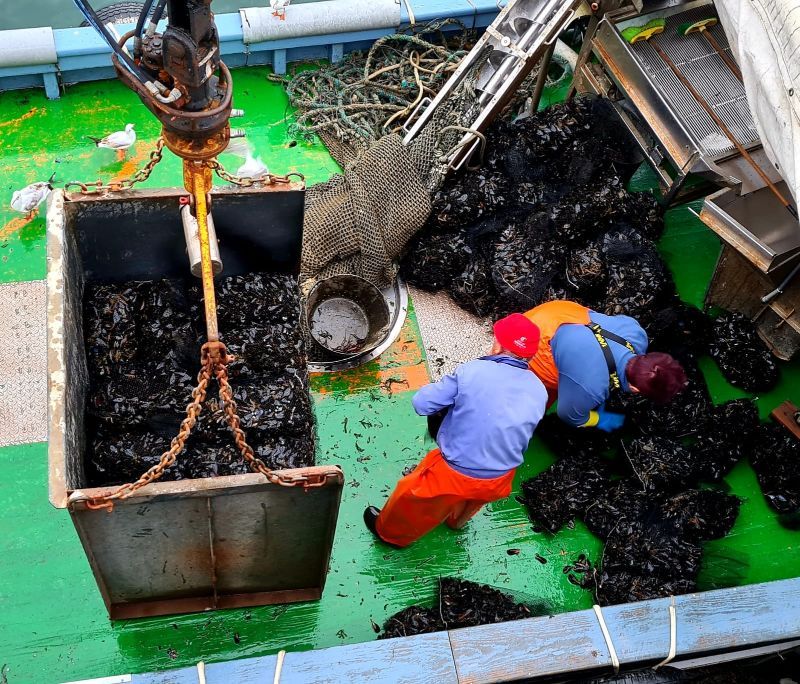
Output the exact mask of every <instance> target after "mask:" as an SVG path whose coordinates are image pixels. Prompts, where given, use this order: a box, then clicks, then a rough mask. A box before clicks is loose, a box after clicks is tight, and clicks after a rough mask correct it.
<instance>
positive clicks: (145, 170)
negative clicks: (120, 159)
mask: <svg viewBox="0 0 800 684" xmlns="http://www.w3.org/2000/svg"><path fill="white" fill-rule="evenodd" d="M163 156H164V138H159V139H158V140H157V141H156V148H155V149H154V150H152V151H151V152H150V159H148V161H147V163H146V164H145V165H144V166H143V167H142V168H141V169H139V170H138V171H137V172H136V173H134V174H133V175H132V176H131V177H130V178H123V179H122V180H118V181H111V182H110V183H108V184H105V183H103V181H101V180H96V181H88V182H86V183H82V182H81V181H72V182H71V183H67V184H65V185H64V190H69V189H70V188H71V187H73V186H75V187H78V188H80V192H81V194H82V195H89V194H94V193H99V192H103V191H104V190H111V191H112V192H117V191H119V190H130V189H131V188H132V187H133V186H134V185H136V184H137V183H142V182H143V181H146V180H147V179H148V178H150V174H151V173H153V169H154V168H155V167H156V164H158V163H159V162H160V161H161V159H162V158H163Z"/></svg>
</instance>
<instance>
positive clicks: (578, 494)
mask: <svg viewBox="0 0 800 684" xmlns="http://www.w3.org/2000/svg"><path fill="white" fill-rule="evenodd" d="M608 476H609V473H608V467H607V465H606V464H605V462H604V461H603V460H602V458H600V457H598V456H596V455H595V454H593V453H585V452H580V451H577V452H575V453H573V454H570V455H567V456H564V457H563V458H560V459H559V460H558V461H556V462H555V463H554V464H553V465H551V466H550V467H549V468H548V469H547V470H545V471H544V472H543V473H540V474H539V475H537V476H536V477H534V478H531V479H530V480H526V481H525V482H523V483H522V496H521V497H520V498H519V501H520V503H522V504H524V505H525V507H526V508H527V509H528V516H529V517H530V519H531V521H532V522H533V523H534V525H535V526H536V527H541V528H543V529H545V530H546V531H548V532H550V533H551V534H555V533H556V532H558V531H559V530H560V529H561V528H562V527H563V526H564V525H566V524H567V523H569V522H570V521H572V520H573V519H574V518H576V517H579V516H582V515H583V514H584V512H585V511H586V509H587V508H588V506H589V505H590V504H591V503H592V502H593V501H595V500H596V499H597V497H598V496H599V495H600V493H601V492H602V491H603V489H604V488H605V487H606V484H607V480H608Z"/></svg>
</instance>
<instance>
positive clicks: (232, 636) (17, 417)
mask: <svg viewBox="0 0 800 684" xmlns="http://www.w3.org/2000/svg"><path fill="white" fill-rule="evenodd" d="M266 76H267V70H266V69H264V68H249V69H242V70H238V71H236V72H234V78H235V81H236V106H237V107H242V108H243V109H245V111H246V113H247V117H246V119H244V120H243V123H242V125H244V126H245V127H246V128H247V129H248V131H249V138H250V140H251V142H252V143H254V144H255V146H256V148H257V150H258V153H259V154H261V155H262V156H263V157H264V160H265V161H266V162H267V163H268V165H269V166H270V168H271V170H273V171H274V172H277V173H284V172H288V171H301V172H302V173H304V174H305V176H306V180H307V182H308V183H309V184H310V183H315V182H318V181H322V180H325V179H326V178H328V177H329V176H330V174H332V173H334V172H336V171H337V166H336V164H335V162H334V161H333V160H332V159H331V158H330V156H329V155H328V154H327V152H326V150H325V149H324V147H323V146H322V145H321V144H319V143H316V144H305V143H299V144H297V145H296V146H294V147H290V145H289V143H290V141H289V139H288V137H287V132H286V131H287V122H288V120H289V117H290V116H291V113H290V111H289V108H288V104H287V100H286V97H285V95H284V93H283V91H282V88H281V86H280V85H278V84H275V83H272V82H269V81H268V80H267V78H266ZM129 122H132V123H135V124H136V128H137V132H138V136H139V140H138V142H137V144H136V146H135V148H134V150H133V152H132V153H131V154H130V155H129V156H128V157H127V158H126V159H125V160H123V161H117V159H116V156H115V154H114V153H113V152H111V151H109V150H97V149H95V147H94V146H93V145H92V143H91V142H89V141H88V140H87V139H86V138H85V136H86V135H98V134H104V133H107V132H110V131H112V130H117V129H118V128H121V127H122V126H123V125H124V124H125V123H129ZM157 135H158V126H157V124H156V122H155V120H154V119H153V118H152V117H151V116H150V114H149V113H148V112H147V111H146V110H145V109H144V107H142V106H141V104H140V103H139V101H138V100H137V99H136V97H135V96H134V95H132V94H131V93H130V92H128V91H127V90H126V89H125V88H124V87H123V86H121V85H120V84H118V83H116V82H101V83H93V84H82V85H79V86H74V87H71V88H69V89H68V90H67V92H66V93H65V95H64V96H63V97H62V98H61V99H60V100H57V101H48V100H46V99H45V97H44V94H43V93H42V92H40V91H21V92H11V93H3V94H0V177H1V178H2V179H3V182H2V189H0V259H1V260H2V262H1V263H2V267H1V268H0V282H1V283H2V284H0V313H2V315H3V327H2V330H0V344H2V348H3V350H4V354H3V358H2V360H1V361H0V446H2V448H0V468H2V471H3V473H4V477H2V478H0V507H2V508H3V510H4V511H5V513H3V516H2V518H3V524H2V534H0V557H1V558H2V559H3V562H2V576H3V581H2V583H0V614H2V616H3V617H2V619H1V620H0V644H2V648H0V666H1V665H3V664H5V666H6V669H5V670H4V673H6V674H5V677H7V681H8V682H10V683H12V684H13V683H17V682H36V683H39V684H48V683H50V682H63V681H67V680H75V679H84V678H90V677H102V676H109V675H114V674H121V673H128V672H148V671H154V670H164V669H170V668H176V667H181V666H186V665H192V664H194V663H196V662H197V661H199V660H205V661H211V662H214V661H221V660H228V659H234V658H243V657H247V656H255V655H264V654H270V653H274V652H276V651H278V650H280V649H286V650H288V651H297V650H307V649H312V648H321V647H328V646H335V645H339V644H347V643H356V642H363V641H370V640H372V639H374V638H375V632H374V628H375V626H377V625H381V624H382V623H383V622H384V621H385V619H386V618H387V617H388V616H389V615H391V614H393V613H394V612H396V611H399V610H401V609H402V608H404V607H406V606H408V605H411V604H414V603H419V602H425V601H428V600H430V599H431V597H432V596H433V594H434V591H435V587H436V583H437V581H438V578H439V577H441V576H445V575H458V576H460V577H463V578H465V579H470V580H474V581H478V582H484V583H487V584H491V585H494V586H497V587H500V588H503V589H506V590H510V591H512V592H516V593H518V594H519V595H521V596H522V597H524V598H527V599H529V600H530V599H536V600H539V601H544V602H546V603H547V605H548V607H549V610H550V611H552V612H558V613H560V612H565V611H571V610H577V609H582V608H588V607H590V606H591V604H592V597H591V595H590V594H589V593H588V592H586V591H583V590H581V589H579V588H578V587H575V586H573V585H572V584H570V583H569V582H568V581H567V578H566V575H564V574H563V573H562V567H563V566H564V565H565V564H566V563H567V562H569V561H570V560H572V559H574V558H575V557H576V556H577V555H578V554H580V553H586V554H587V555H588V556H589V557H590V558H592V559H596V558H597V556H598V553H599V551H600V549H601V544H600V542H599V540H597V539H596V538H595V537H594V536H593V535H591V534H590V533H589V532H588V531H587V530H586V529H585V527H584V526H583V525H582V524H581V523H578V524H576V526H575V528H574V529H571V530H567V529H565V530H563V531H562V532H560V533H559V534H557V535H555V536H547V535H544V534H537V533H534V532H533V531H532V529H531V525H530V523H529V521H528V519H527V516H526V514H525V511H524V510H523V508H522V507H521V506H520V505H519V504H518V503H517V502H516V501H515V499H514V496H513V495H512V496H511V497H509V498H508V499H506V500H504V501H501V502H498V503H496V504H494V505H492V506H490V507H488V508H487V509H486V510H485V511H483V512H482V513H481V514H480V515H478V516H477V518H476V519H475V520H474V521H472V522H471V523H470V524H469V525H468V526H467V528H466V529H464V530H462V531H460V532H453V531H450V530H448V529H440V530H437V531H435V532H433V533H432V534H430V535H429V536H428V537H426V538H425V539H423V540H421V541H420V542H419V543H418V544H416V545H414V546H413V547H411V548H409V549H406V550H402V551H398V550H392V549H389V548H387V547H384V546H380V545H376V544H375V543H374V541H373V539H372V538H371V537H370V536H369V534H368V533H367V531H366V529H365V528H364V526H363V524H362V522H361V513H362V511H363V509H364V507H365V506H366V505H367V504H369V503H373V504H378V505H379V504H380V503H381V502H382V500H383V499H384V497H385V496H386V494H387V493H388V492H389V490H390V488H391V487H392V486H393V485H394V483H395V481H396V480H397V479H398V478H399V477H400V475H401V472H402V470H403V469H404V468H405V467H406V466H408V465H412V464H413V463H415V462H416V461H417V460H418V459H419V458H420V457H421V455H422V454H423V453H424V452H426V451H427V450H428V449H429V448H431V445H432V443H431V442H430V440H429V438H427V437H426V436H425V427H426V426H425V422H424V420H422V419H420V418H418V417H417V416H415V414H414V413H413V411H412V408H411V403H410V398H411V395H412V392H413V391H414V390H415V389H416V388H418V387H419V386H421V385H422V384H424V383H425V382H427V381H428V377H429V375H428V370H427V366H426V356H425V350H424V345H423V343H422V339H421V336H420V333H419V327H418V325H417V317H416V314H415V312H414V311H413V306H412V308H411V310H410V312H409V318H408V320H407V322H406V325H405V327H404V329H403V331H402V334H401V336H400V338H399V340H398V341H397V342H396V343H395V344H394V345H393V347H392V348H391V349H390V350H389V351H388V352H387V353H385V354H384V355H383V356H382V357H381V358H380V359H379V360H377V361H375V362H373V363H370V364H368V365H366V366H364V367H362V368H359V369H356V370H353V371H350V372H347V373H343V374H339V375H335V376H326V377H318V378H316V379H315V381H314V396H315V409H316V414H317V419H318V428H319V453H318V462H320V463H336V464H339V465H341V466H342V468H343V469H344V472H345V476H346V487H345V491H344V495H343V499H342V507H341V512H340V518H339V525H338V530H337V535H336V542H335V545H334V549H333V557H332V566H331V571H330V575H329V578H328V583H327V586H326V589H325V594H324V597H323V598H322V600H321V601H319V602H316V603H308V604H296V605H284V606H271V607H262V608H253V609H242V610H227V611H219V612H214V613H206V614H197V615H184V616H178V617H165V618H153V619H142V620H130V621H120V622H115V623H111V622H109V620H108V618H107V615H106V611H105V608H104V606H103V603H102V601H101V598H100V594H99V593H98V591H97V588H96V585H95V582H94V579H93V577H92V575H91V572H90V569H89V565H88V563H87V561H86V558H85V556H84V553H83V550H82V548H81V546H80V543H79V541H78V538H77V536H76V534H75V531H74V528H73V526H72V523H71V521H70V520H69V516H68V514H67V513H66V512H65V511H63V510H56V509H54V508H52V507H51V506H50V504H49V502H48V498H47V444H46V441H45V440H46V402H45V392H46V370H45V368H46V366H45V363H46V359H45V355H44V348H45V346H44V345H45V344H46V342H45V311H44V287H43V283H42V279H43V278H44V277H45V273H46V263H45V221H44V218H43V216H41V215H40V216H38V217H36V218H34V219H33V220H27V219H25V218H24V217H21V215H19V214H14V213H13V212H12V211H11V210H10V209H9V208H8V203H9V201H10V199H11V194H12V192H13V190H15V189H17V188H19V187H21V186H23V185H26V184H28V183H31V182H33V181H36V180H44V179H46V178H47V177H49V176H50V174H51V173H52V172H53V171H56V179H57V181H58V182H59V183H61V182H64V181H72V180H94V179H96V178H104V179H110V178H124V177H127V176H129V175H131V174H132V173H133V172H134V171H135V170H136V169H137V168H139V167H140V166H141V165H142V164H143V163H144V162H145V160H146V159H147V157H148V155H149V153H150V150H151V149H152V148H153V145H154V142H155V140H156V138H157ZM222 161H223V163H226V164H227V165H228V166H229V167H231V170H235V168H236V164H237V162H236V160H234V159H233V158H230V157H227V158H225V157H223V159H222ZM179 183H180V164H179V162H178V160H177V159H175V158H174V157H172V156H171V155H169V154H166V155H165V159H164V161H163V162H162V164H160V165H159V166H158V167H157V168H156V170H155V171H154V173H153V175H152V177H151V178H150V179H149V180H148V181H147V183H146V184H145V187H159V186H174V185H178V184H179ZM651 183H652V177H651V176H650V175H649V174H648V173H647V172H646V171H644V170H642V171H640V173H639V174H637V176H636V177H635V178H634V185H635V186H636V187H638V188H646V187H649V186H650V185H651ZM109 229H113V226H109ZM661 248H662V251H663V254H664V256H665V257H666V259H667V261H668V263H669V265H670V267H671V268H672V270H673V272H674V275H675V280H676V282H677V285H678V289H679V292H680V294H681V296H682V297H683V298H684V299H685V300H686V301H688V302H690V303H693V304H696V305H700V304H702V300H703V296H704V293H705V289H706V286H707V283H708V281H709V278H710V276H711V273H712V271H713V267H714V263H715V261H716V257H717V254H718V251H719V242H718V240H717V238H716V237H715V236H714V235H713V234H712V233H711V232H710V231H709V230H708V229H707V228H705V227H704V226H703V225H702V224H701V223H700V222H699V221H698V220H696V219H695V218H694V217H693V216H692V214H691V213H690V212H689V211H688V209H687V208H686V207H682V208H679V209H675V210H672V211H670V212H669V213H668V216H667V230H666V233H665V235H664V238H663V240H662V243H661ZM702 365H703V370H704V372H705V374H706V378H707V380H708V383H709V387H710V390H711V392H712V396H713V397H714V399H715V401H725V400H727V399H731V398H736V397H741V396H745V395H744V393H742V392H741V391H739V390H736V389H734V388H732V387H731V386H729V385H728V384H727V383H726V382H725V381H724V380H723V378H722V377H721V375H720V374H719V372H718V370H717V369H716V366H715V365H714V364H713V362H712V361H711V360H710V359H704V360H703V364H702ZM799 395H800V363H798V362H795V363H792V364H786V365H784V367H783V380H782V382H781V384H780V385H779V386H778V387H777V388H776V389H775V390H774V391H772V392H770V393H769V394H767V395H764V396H762V397H759V398H758V404H759V407H760V410H761V414H762V417H766V416H767V414H768V413H769V411H770V410H771V409H772V408H773V407H775V406H776V405H777V404H778V403H780V402H781V401H783V400H785V399H793V400H795V401H797V400H798V399H799V398H800V396H799ZM551 462H552V456H551V455H550V453H549V452H548V451H547V450H546V449H544V447H542V446H541V445H540V444H539V443H538V441H537V440H536V439H534V441H533V443H532V445H531V448H530V450H529V453H528V458H527V460H526V463H525V465H524V466H523V467H522V468H520V470H519V473H518V477H517V480H516V489H517V490H518V488H519V483H520V482H521V481H522V480H524V479H527V478H528V477H531V476H532V475H534V474H536V473H537V472H539V471H541V470H543V469H544V468H545V467H547V466H548V465H549V464H550V463H551ZM726 481H727V483H728V484H729V485H730V488H731V490H732V491H733V492H735V493H736V494H738V495H740V496H741V497H743V498H744V504H743V506H742V509H741V514H740V516H739V518H738V520H737V523H736V526H735V528H734V530H733V532H732V533H731V534H730V535H729V536H728V537H727V538H725V539H724V540H721V541H717V542H712V543H709V544H707V545H706V554H705V558H704V567H703V571H702V574H701V577H700V588H701V589H712V588H717V587H727V586H738V585H744V584H751V583H757V582H765V581H769V580H776V579H784V578H789V577H793V576H795V575H797V572H798V568H799V567H800V532H792V531H789V530H787V529H785V528H783V527H781V526H780V525H779V524H778V523H777V520H776V518H775V515H774V514H773V513H772V512H771V511H770V510H769V509H768V508H767V505H766V503H765V501H764V498H763V496H762V494H761V491H760V489H759V487H758V484H757V482H756V479H755V475H754V473H753V471H752V470H751V468H750V467H749V465H747V464H746V463H740V464H739V465H738V466H737V467H736V468H735V469H734V470H733V472H732V473H731V474H730V475H729V476H728V477H727V478H726ZM510 548H518V549H521V553H520V554H519V555H508V554H507V553H506V551H507V550H508V549H510ZM536 554H540V555H541V556H542V557H544V558H545V559H546V560H547V563H545V564H542V563H540V562H537V560H536V559H535V558H534V556H535V555H536ZM2 681H6V679H5V678H3V679H2Z"/></svg>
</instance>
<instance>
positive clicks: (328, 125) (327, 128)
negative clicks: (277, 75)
mask: <svg viewBox="0 0 800 684" xmlns="http://www.w3.org/2000/svg"><path fill="white" fill-rule="evenodd" d="M454 26H457V27H460V28H461V29H462V30H461V31H459V32H457V33H453V32H452V28H453V27H454ZM447 27H450V29H451V32H450V34H449V37H448V36H445V34H444V33H443V31H442V29H444V28H447ZM463 29H464V26H463V24H461V22H459V21H457V20H455V19H446V20H440V21H433V22H430V23H428V24H426V25H424V26H422V27H413V28H411V29H409V31H407V32H402V33H395V34H392V35H389V36H385V37H383V38H379V39H378V40H376V41H375V43H374V44H373V45H372V47H371V48H370V49H369V51H368V52H366V53H362V52H356V53H353V54H351V55H348V56H347V57H346V58H345V59H343V60H342V61H341V62H338V63H337V64H332V65H326V66H323V67H321V68H320V69H317V70H311V71H302V72H300V73H297V74H295V75H294V76H293V77H292V78H291V79H290V80H288V81H287V82H286V93H287V95H288V96H289V102H290V103H291V105H292V106H293V107H295V109H296V110H297V115H296V119H295V122H294V123H293V124H291V125H290V126H289V134H290V135H293V136H295V137H299V138H303V139H306V140H311V139H313V137H314V135H318V136H319V137H320V138H321V139H322V142H324V143H325V146H326V147H327V148H328V150H329V151H330V153H331V155H332V156H333V158H334V159H336V161H337V162H339V164H341V165H342V166H344V165H345V164H347V163H348V162H351V161H353V160H354V159H355V158H356V157H357V156H358V155H359V154H361V153H362V152H364V151H365V150H367V149H368V148H369V147H370V146H371V145H372V143H374V142H375V141H376V140H377V139H378V138H381V137H382V136H384V135H386V134H388V133H398V132H399V131H400V129H401V127H402V125H403V123H404V122H405V119H406V118H407V117H408V115H409V114H411V112H412V111H413V110H414V108H415V107H416V106H417V105H418V104H419V102H420V101H421V100H422V99H423V98H424V97H425V96H433V95H435V94H436V93H438V92H439V90H440V89H441V87H442V86H443V85H444V83H445V82H446V81H447V79H448V78H449V77H450V74H452V72H453V71H455V69H456V67H457V66H458V63H459V61H460V60H461V58H462V57H463V56H464V55H465V54H466V48H467V43H468V41H470V40H471V39H472V38H473V33H472V32H469V31H465V30H463Z"/></svg>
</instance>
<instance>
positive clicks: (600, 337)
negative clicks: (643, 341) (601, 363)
mask: <svg viewBox="0 0 800 684" xmlns="http://www.w3.org/2000/svg"><path fill="white" fill-rule="evenodd" d="M586 327H587V328H589V330H591V331H592V334H593V335H594V338H595V339H596V340H597V343H598V344H599V345H600V349H601V351H602V352H603V357H604V358H605V360H606V366H608V386H609V388H611V390H612V391H613V390H618V389H620V388H621V387H622V383H621V382H620V379H619V374H618V373H617V363H616V361H614V354H613V353H612V352H611V349H610V348H609V346H608V341H607V340H611V341H612V342H616V343H617V344H621V345H622V346H623V347H625V348H627V349H628V351H630V352H631V353H632V354H635V353H636V350H635V349H634V348H633V345H632V344H631V343H630V342H628V340H626V339H625V338H624V337H620V336H619V335H616V334H615V333H612V332H608V330H603V329H602V328H601V327H600V326H599V325H597V323H587V324H586Z"/></svg>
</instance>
